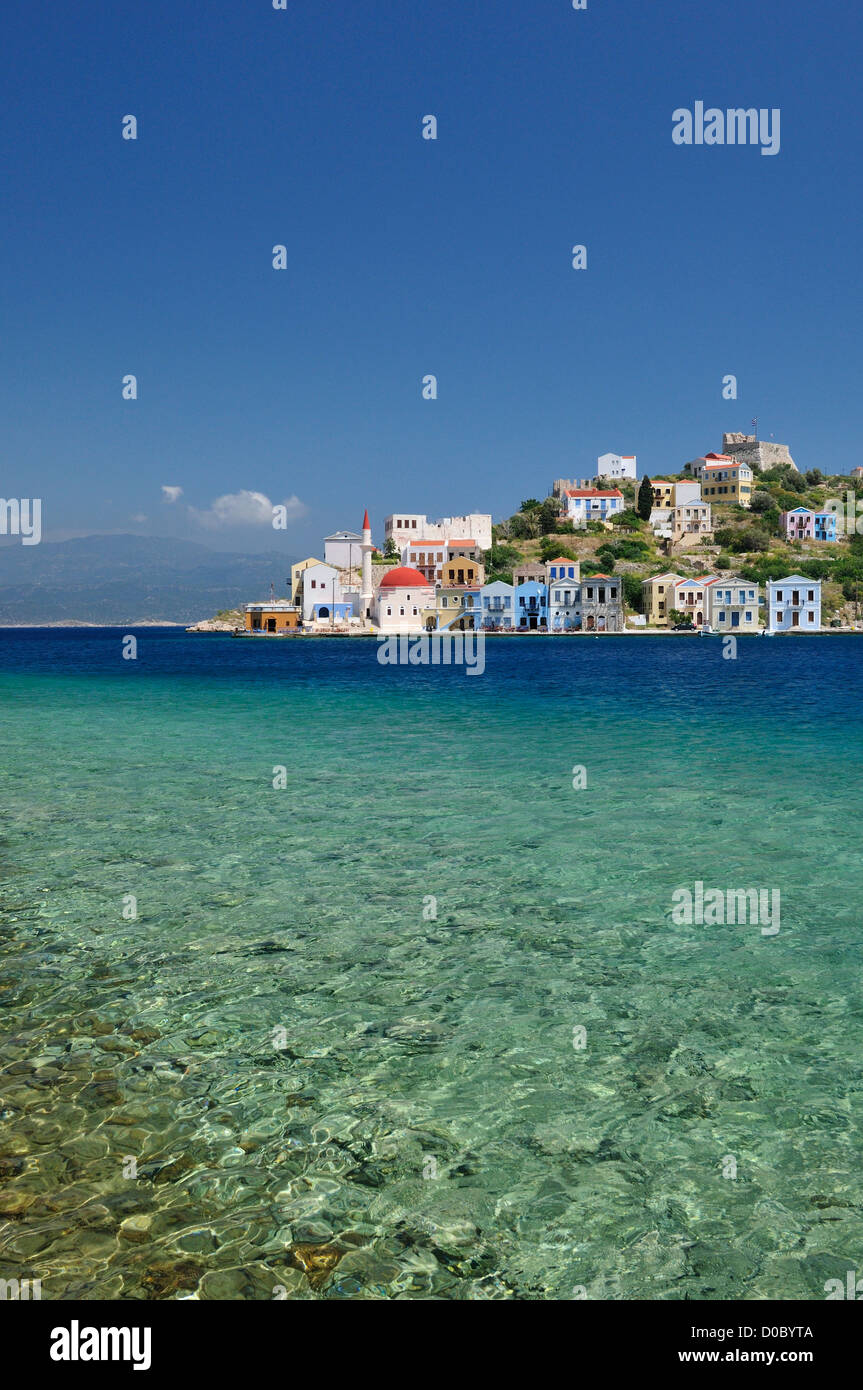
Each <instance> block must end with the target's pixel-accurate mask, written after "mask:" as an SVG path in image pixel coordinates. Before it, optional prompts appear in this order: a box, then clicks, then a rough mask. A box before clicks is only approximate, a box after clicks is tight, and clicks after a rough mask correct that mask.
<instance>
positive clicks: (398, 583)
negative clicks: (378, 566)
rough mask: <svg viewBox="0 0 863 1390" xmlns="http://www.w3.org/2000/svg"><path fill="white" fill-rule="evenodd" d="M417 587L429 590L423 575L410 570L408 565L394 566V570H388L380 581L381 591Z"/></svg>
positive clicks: (417, 571)
mask: <svg viewBox="0 0 863 1390" xmlns="http://www.w3.org/2000/svg"><path fill="white" fill-rule="evenodd" d="M418 586H422V587H423V588H426V589H427V588H429V587H430V586H429V582H428V580H427V579H426V577H425V575H422V574H420V572H419V570H414V569H411V567H410V565H396V567H395V569H393V570H388V571H387V573H386V574H385V575H384V577H383V579H382V580H381V588H382V589H416V588H417V587H418Z"/></svg>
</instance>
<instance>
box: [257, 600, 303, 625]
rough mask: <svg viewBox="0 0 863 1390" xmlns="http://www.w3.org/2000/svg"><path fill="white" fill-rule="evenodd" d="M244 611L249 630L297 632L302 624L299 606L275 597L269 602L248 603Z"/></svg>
mask: <svg viewBox="0 0 863 1390" xmlns="http://www.w3.org/2000/svg"><path fill="white" fill-rule="evenodd" d="M243 611H244V613H245V626H246V631H247V632H262V633H263V632H269V633H278V632H295V631H296V630H297V628H298V627H299V626H300V610H299V608H298V607H297V606H296V604H293V603H287V602H283V601H282V600H281V599H273V600H271V602H269V603H247V604H246V605H245V607H244V610H243Z"/></svg>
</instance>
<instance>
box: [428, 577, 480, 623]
mask: <svg viewBox="0 0 863 1390" xmlns="http://www.w3.org/2000/svg"><path fill="white" fill-rule="evenodd" d="M481 595H482V589H481V588H480V587H477V588H475V589H469V588H446V587H444V586H443V585H442V586H440V587H439V588H438V589H437V590H436V593H435V603H436V608H437V627H438V629H439V630H440V631H442V632H443V631H445V630H446V629H451V630H452V631H453V632H465V631H473V629H474V628H475V627H477V628H478V627H479V626H480V624H481V622H482V597H481Z"/></svg>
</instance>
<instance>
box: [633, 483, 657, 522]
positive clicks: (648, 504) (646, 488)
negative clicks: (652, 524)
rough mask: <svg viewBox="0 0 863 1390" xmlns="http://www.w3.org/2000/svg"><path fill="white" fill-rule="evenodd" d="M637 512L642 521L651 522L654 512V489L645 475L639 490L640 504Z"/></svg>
mask: <svg viewBox="0 0 863 1390" xmlns="http://www.w3.org/2000/svg"><path fill="white" fill-rule="evenodd" d="M636 510H637V511H638V515H639V516H640V517H641V519H642V521H649V520H650V513H651V512H652V511H653V488H652V487H651V484H650V479H649V478H648V476H647V474H646V473H645V475H644V477H643V478H642V480H641V487H640V488H639V489H638V504H637V508H636Z"/></svg>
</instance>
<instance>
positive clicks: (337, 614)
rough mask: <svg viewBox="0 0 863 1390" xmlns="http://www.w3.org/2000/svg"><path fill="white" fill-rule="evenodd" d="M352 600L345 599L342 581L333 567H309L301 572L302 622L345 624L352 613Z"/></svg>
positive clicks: (318, 565) (325, 565) (324, 565)
mask: <svg viewBox="0 0 863 1390" xmlns="http://www.w3.org/2000/svg"><path fill="white" fill-rule="evenodd" d="M353 611H354V609H353V602H352V600H349V599H346V597H345V594H344V591H343V589H342V581H341V578H340V576H339V572H338V570H337V569H336V568H335V566H334V565H327V564H323V563H321V562H320V561H318V563H317V564H314V565H309V567H308V569H306V570H305V571H304V572H303V608H302V612H303V622H304V623H329V624H330V625H331V626H332V625H333V624H334V623H344V622H347V620H348V618H349V617H350V616H351V614H352V613H353Z"/></svg>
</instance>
